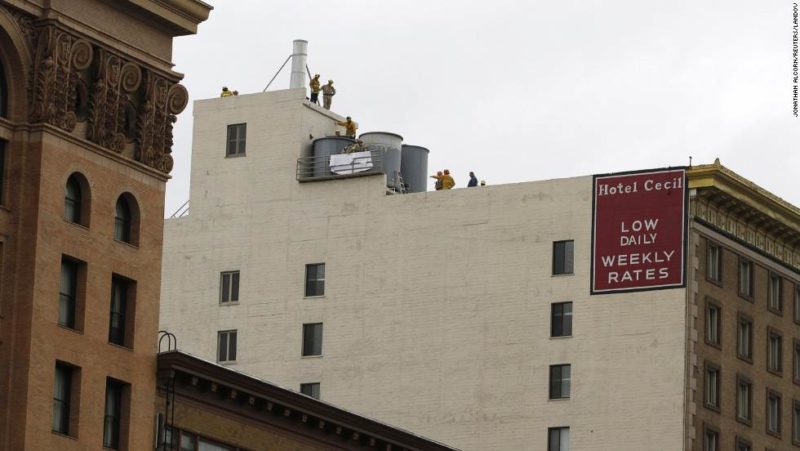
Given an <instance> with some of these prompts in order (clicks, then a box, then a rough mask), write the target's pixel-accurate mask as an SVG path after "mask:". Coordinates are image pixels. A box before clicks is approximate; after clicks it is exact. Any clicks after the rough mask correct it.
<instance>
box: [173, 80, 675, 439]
mask: <svg viewBox="0 0 800 451" xmlns="http://www.w3.org/2000/svg"><path fill="white" fill-rule="evenodd" d="M194 111H195V129H194V130H195V131H194V150H193V157H192V158H193V164H192V189H191V214H190V215H189V216H187V217H184V218H181V219H177V220H168V221H167V223H166V230H165V234H166V235H165V241H164V274H163V288H162V304H161V305H162V307H161V327H162V328H164V329H167V330H170V331H172V332H173V333H175V334H176V335H177V337H178V343H179V347H180V348H181V349H182V350H184V351H187V352H190V353H192V354H195V355H198V356H201V357H204V358H208V359H212V360H213V359H214V358H215V351H216V332H217V331H218V330H226V329H238V331H239V349H238V361H237V363H236V364H235V365H233V367H234V368H235V369H237V370H239V371H244V372H247V373H250V374H253V375H255V376H258V377H261V378H264V379H266V380H269V381H271V382H274V383H277V384H279V385H283V386H286V387H289V388H292V389H295V390H297V389H299V384H300V383H302V382H321V392H322V399H323V400H325V401H327V402H331V403H333V404H336V405H338V406H341V407H343V408H346V409H349V410H353V411H355V412H358V413H361V414H364V415H367V416H370V417H373V418H376V419H379V420H382V421H385V422H388V423H389V424H392V425H394V426H399V427H402V428H405V429H408V430H410V431H413V432H415V433H418V434H421V435H424V436H426V437H429V438H432V439H435V440H439V441H441V442H444V443H447V444H450V445H452V446H456V447H459V448H462V449H464V450H476V451H478V450H480V451H483V450H543V449H546V443H547V428H548V427H553V426H570V428H571V435H572V449H573V450H576V451H583V450H596V451H608V450H615V451H627V450H630V451H641V450H644V449H647V450H669V451H672V450H680V449H682V447H683V412H684V408H683V399H684V349H685V332H684V331H685V320H684V317H685V296H686V294H685V290H683V289H675V290H663V291H650V292H640V293H631V294H620V295H604V296H594V297H590V296H589V294H588V293H589V257H590V230H591V229H590V220H591V192H592V187H591V184H592V179H591V177H577V178H571V179H562V180H550V181H541V182H531V183H521V184H511V185H501V186H488V187H479V188H470V189H456V190H452V191H440V192H428V193H418V194H408V195H395V196H386V195H384V189H383V186H384V184H385V178H383V177H381V176H371V177H362V178H353V179H345V180H336V181H328V182H317V183H304V184H300V183H298V182H297V181H296V180H295V161H296V158H297V157H298V155H299V154H300V153H301V152H308V150H309V148H308V146H309V144H310V140H309V137H308V135H309V134H311V135H313V136H314V137H315V138H316V137H320V136H323V135H324V134H332V132H333V130H334V125H333V122H332V119H331V117H333V116H330V115H326V114H329V113H327V112H323V111H321V110H319V109H317V108H315V107H311V106H307V105H305V104H304V102H303V93H302V90H287V91H278V92H272V93H267V94H257V95H248V96H239V97H235V98H224V99H212V100H204V101H199V102H197V103H196V104H195V109H194ZM237 122H247V124H248V136H247V140H248V142H247V156H246V157H244V158H229V159H226V158H225V157H224V156H225V130H226V126H227V125H228V124H231V123H237ZM400 132H401V134H402V131H400ZM420 144H423V145H424V143H420ZM435 151H436V149H432V152H435ZM489 157H490V156H488V155H487V158H489ZM563 239H574V240H575V254H576V255H575V262H576V263H575V274H574V275H571V276H557V277H553V276H551V258H552V256H551V253H552V242H553V241H555V240H563ZM317 262H325V263H326V285H325V296H324V297H321V298H311V299H304V298H303V288H304V284H303V282H304V280H303V278H304V268H305V264H307V263H317ZM227 270H240V271H241V287H240V302H239V304H238V305H234V306H220V305H219V304H218V301H219V273H220V272H221V271H227ZM561 301H573V302H574V322H573V330H574V337H572V338H561V339H550V338H549V321H550V303H552V302H561ZM309 322H323V323H324V341H323V353H324V356H323V357H321V358H301V357H300V351H301V339H302V337H301V325H302V324H303V323H309ZM561 363H570V364H572V378H573V385H572V397H571V399H570V400H566V401H549V400H548V368H549V365H551V364H561Z"/></svg>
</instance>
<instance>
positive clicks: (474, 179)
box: [467, 171, 478, 188]
mask: <svg viewBox="0 0 800 451" xmlns="http://www.w3.org/2000/svg"><path fill="white" fill-rule="evenodd" d="M473 186H478V178H477V177H475V173H474V172H472V171H469V183H467V188H472V187H473Z"/></svg>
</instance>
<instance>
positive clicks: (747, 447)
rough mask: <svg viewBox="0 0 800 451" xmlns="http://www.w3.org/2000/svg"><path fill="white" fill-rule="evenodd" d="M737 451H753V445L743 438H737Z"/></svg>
mask: <svg viewBox="0 0 800 451" xmlns="http://www.w3.org/2000/svg"><path fill="white" fill-rule="evenodd" d="M736 451H753V445H751V444H750V442H748V441H747V440H745V439H743V438H741V437H736Z"/></svg>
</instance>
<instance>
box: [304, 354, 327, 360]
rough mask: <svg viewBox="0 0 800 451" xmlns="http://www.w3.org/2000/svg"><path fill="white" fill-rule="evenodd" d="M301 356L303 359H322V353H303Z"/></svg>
mask: <svg viewBox="0 0 800 451" xmlns="http://www.w3.org/2000/svg"><path fill="white" fill-rule="evenodd" d="M300 358H301V359H321V358H322V354H320V355H301V356H300Z"/></svg>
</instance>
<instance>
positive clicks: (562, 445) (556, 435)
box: [547, 427, 569, 451]
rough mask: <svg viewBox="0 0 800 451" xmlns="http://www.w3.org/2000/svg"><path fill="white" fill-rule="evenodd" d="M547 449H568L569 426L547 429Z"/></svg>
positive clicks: (552, 450)
mask: <svg viewBox="0 0 800 451" xmlns="http://www.w3.org/2000/svg"><path fill="white" fill-rule="evenodd" d="M547 451H569V428H568V427H560V428H550V429H548V430H547Z"/></svg>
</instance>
